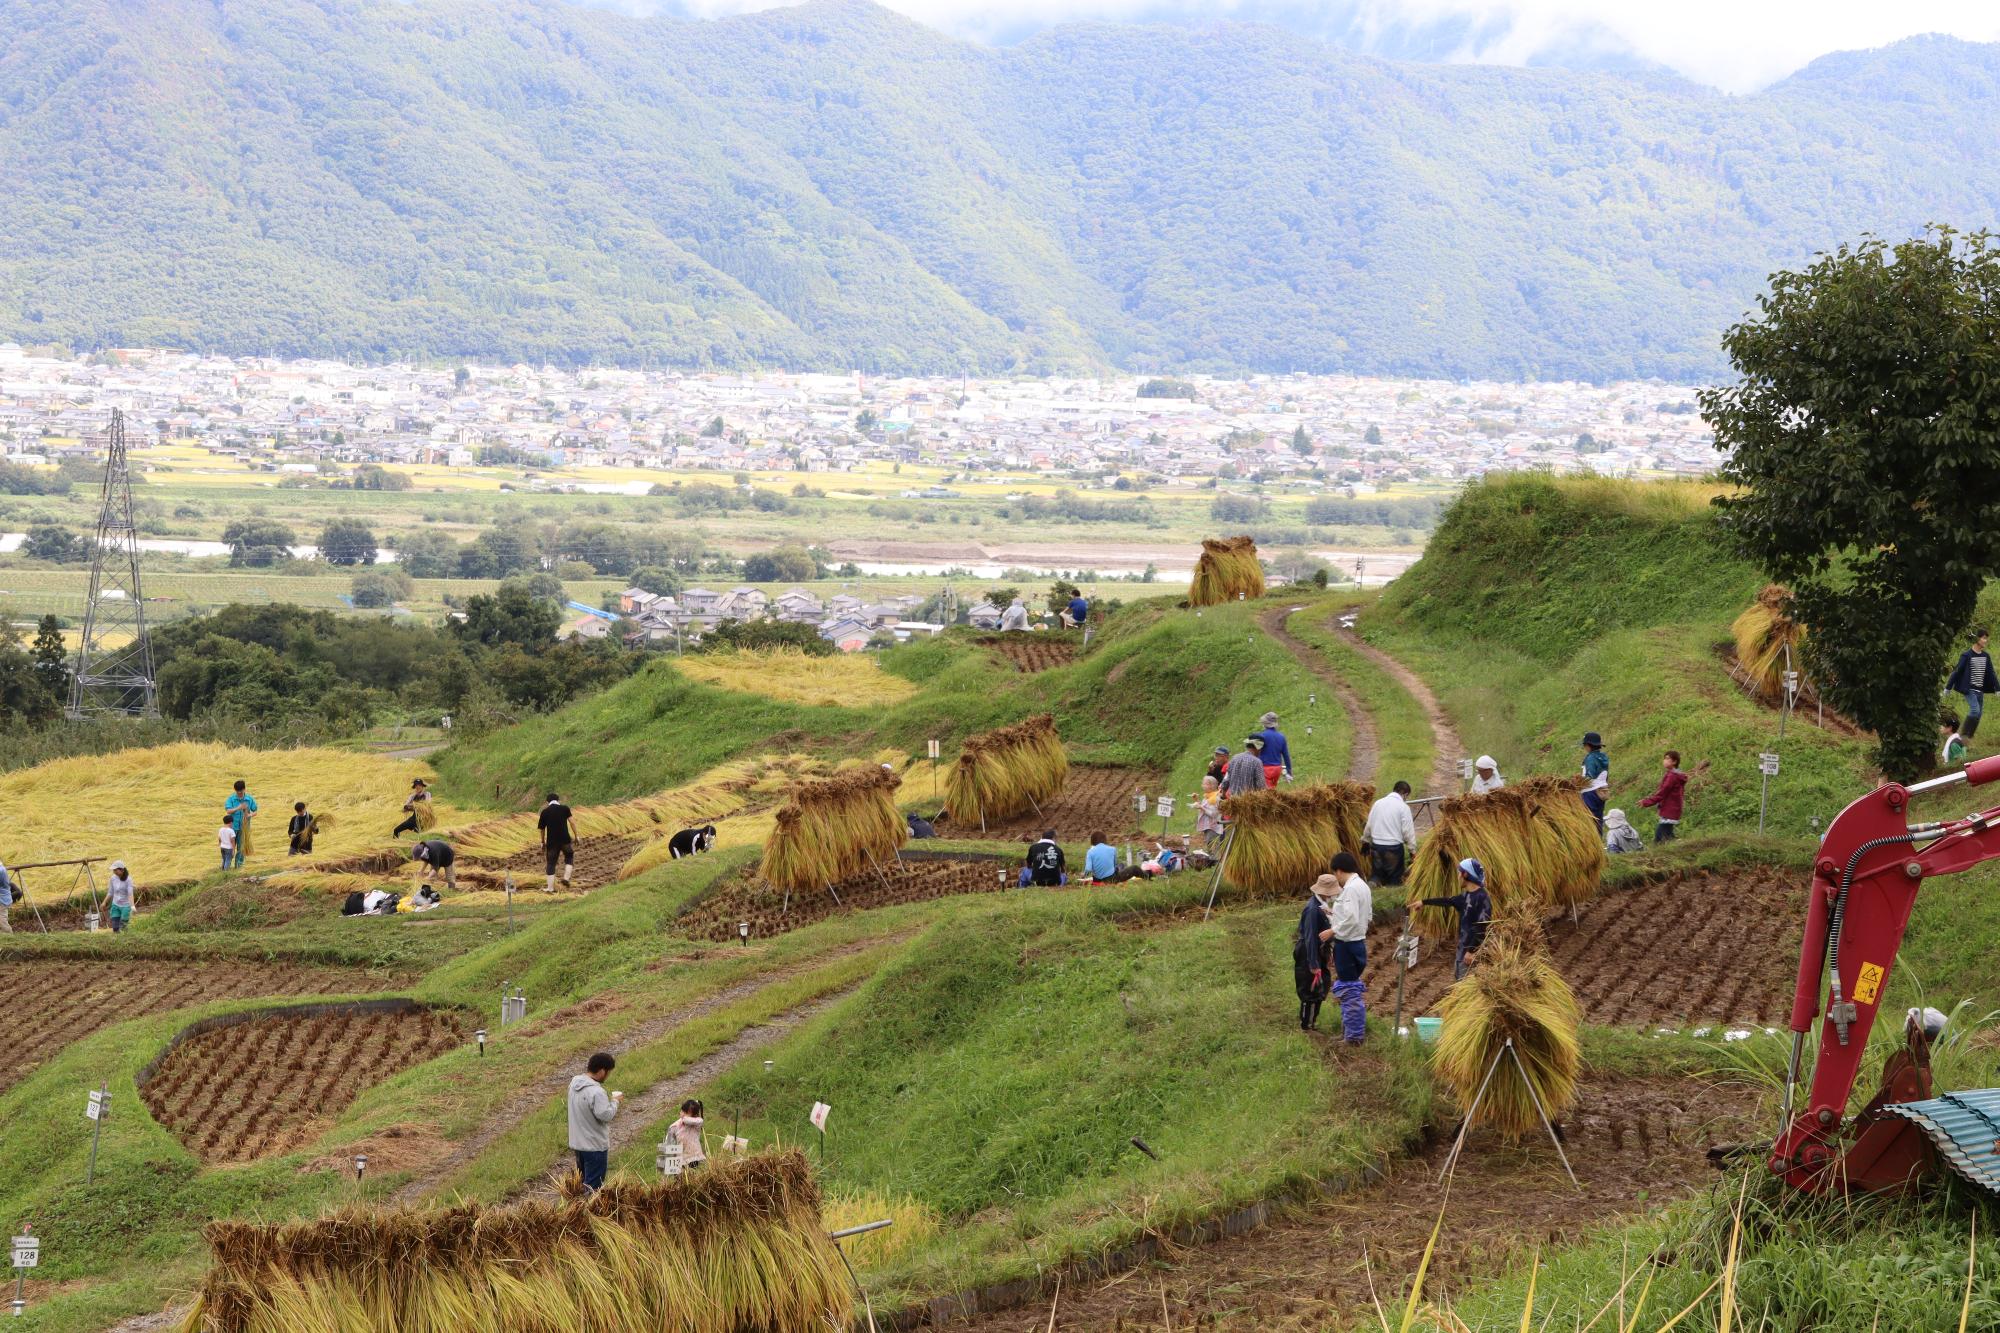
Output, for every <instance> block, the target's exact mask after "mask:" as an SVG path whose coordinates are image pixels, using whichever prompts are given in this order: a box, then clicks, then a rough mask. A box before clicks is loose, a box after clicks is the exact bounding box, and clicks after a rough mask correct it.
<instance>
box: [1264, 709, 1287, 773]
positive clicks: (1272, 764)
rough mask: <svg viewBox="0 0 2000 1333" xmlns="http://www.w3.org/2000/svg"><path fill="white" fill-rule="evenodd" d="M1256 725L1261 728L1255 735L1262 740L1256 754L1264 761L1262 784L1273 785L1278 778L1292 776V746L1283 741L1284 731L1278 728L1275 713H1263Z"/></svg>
mask: <svg viewBox="0 0 2000 1333" xmlns="http://www.w3.org/2000/svg"><path fill="white" fill-rule="evenodd" d="M1257 725H1258V726H1260V727H1262V728H1263V730H1262V731H1260V732H1258V733H1257V735H1258V736H1259V737H1261V738H1262V739H1263V742H1264V748H1263V750H1262V751H1261V752H1260V753H1259V755H1258V757H1259V758H1260V759H1262V760H1263V761H1264V785H1265V786H1267V787H1275V786H1277V785H1278V780H1279V779H1280V778H1284V779H1287V780H1289V779H1290V778H1291V776H1292V747H1291V746H1290V745H1287V744H1286V743H1285V733H1284V732H1282V731H1279V730H1278V715H1277V714H1276V713H1266V714H1264V716H1262V717H1260V718H1258V719H1257Z"/></svg>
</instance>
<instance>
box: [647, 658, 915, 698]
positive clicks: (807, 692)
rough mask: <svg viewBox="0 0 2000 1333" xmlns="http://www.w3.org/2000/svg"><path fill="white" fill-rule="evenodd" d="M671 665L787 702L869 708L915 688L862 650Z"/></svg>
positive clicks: (678, 661)
mask: <svg viewBox="0 0 2000 1333" xmlns="http://www.w3.org/2000/svg"><path fill="white" fill-rule="evenodd" d="M674 665H675V666H676V667H677V668H678V669H679V671H680V673H681V674H682V675H684V676H687V677H689V678H690V679H692V680H698V681H702V682H703V683H705V684H709V685H717V686H720V687H721V688H723V689H725V690H741V691H744V692H745V693H749V694H761V695H763V696H764V697H765V698H767V699H783V700H785V701H786V702H788V703H800V704H832V705H837V706H840V707H844V708H872V707H876V706H879V705H882V704H893V703H900V702H901V701H903V700H904V699H907V698H909V697H910V696H911V695H913V694H915V693H916V692H917V686H916V683H915V682H914V681H908V680H904V679H903V678H902V677H901V676H892V675H890V674H889V673H888V672H886V671H884V670H882V665H881V663H880V662H879V661H877V660H876V659H875V658H873V657H870V656H867V655H865V654H861V653H838V654H835V655H834V656H832V657H809V656H807V655H806V654H805V653H804V652H803V651H801V650H800V649H797V648H774V649H770V650H768V651H759V652H735V653H717V654H715V655H713V656H708V655H705V654H704V655H700V656H695V657H682V658H677V659H675V663H674Z"/></svg>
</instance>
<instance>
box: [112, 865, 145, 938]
mask: <svg viewBox="0 0 2000 1333" xmlns="http://www.w3.org/2000/svg"><path fill="white" fill-rule="evenodd" d="M105 897H107V898H109V899H110V900H111V933H112V934H113V935H116V934H118V933H119V932H121V931H123V930H124V929H125V927H127V926H129V925H131V924H132V909H133V908H134V907H136V906H138V904H139V890H138V888H137V886H135V885H134V884H133V883H132V872H131V871H129V870H127V869H126V868H125V863H124V862H123V861H113V862H112V863H111V885H110V887H109V888H108V889H106V890H105Z"/></svg>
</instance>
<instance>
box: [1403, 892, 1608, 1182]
mask: <svg viewBox="0 0 2000 1333" xmlns="http://www.w3.org/2000/svg"><path fill="white" fill-rule="evenodd" d="M1438 1017H1440V1018H1442V1019H1443V1020H1444V1029H1443V1031H1442V1032H1440V1033H1439V1034H1438V1044H1437V1047H1436V1049H1435V1050H1434V1051H1433V1052H1432V1055H1431V1068H1432V1070H1433V1071H1435V1072H1436V1074H1437V1076H1438V1077H1439V1078H1440V1079H1442V1080H1443V1081H1444V1083H1445V1085H1446V1086H1447V1087H1449V1088H1450V1089H1451V1092H1452V1095H1453V1096H1454V1097H1456V1098H1457V1099H1458V1105H1459V1108H1460V1109H1461V1110H1462V1111H1465V1112H1466V1113H1467V1114H1468V1115H1469V1116H1471V1123H1473V1124H1477V1125H1486V1126H1489V1127H1491V1128H1492V1129H1494V1130H1496V1131H1497V1132H1498V1133H1500V1134H1501V1135H1502V1136H1503V1137H1505V1138H1506V1139H1508V1140H1509V1141H1510V1142H1518V1141H1519V1140H1520V1139H1521V1138H1522V1137H1524V1136H1526V1135H1528V1134H1531V1133H1539V1132H1541V1125H1542V1117H1541V1115H1540V1114H1538V1113H1537V1112H1536V1110H1535V1099H1536V1098H1537V1097H1539V1098H1540V1099H1541V1108H1542V1112H1544V1113H1546V1114H1547V1115H1548V1117H1549V1119H1550V1120H1559V1119H1561V1118H1562V1116H1563V1115H1564V1114H1565V1113H1566V1112H1567V1111H1568V1110H1569V1109H1570V1107H1571V1106H1573V1105H1574V1104H1575V1102H1576V1086H1577V1074H1578V1071H1579V1069H1580V1068H1581V1066H1582V1063H1583V1050H1582V1046H1581V1045H1580V1044H1579V1042H1578V1040H1577V1029H1578V1027H1579V1026H1580V1024H1581V1022H1582V1015H1581V1013H1580V1012H1579V1011H1578V1009H1577V1004H1576V996H1575V994H1574V993H1572V992H1571V990H1570V988H1569V983H1567V982H1565V981H1564V980H1563V979H1562V974H1561V973H1559V972H1557V971H1556V969H1555V965H1554V964H1553V963H1551V962H1550V961H1549V956H1548V948H1547V945H1546V943H1545V942H1544V941H1543V939H1542V932H1541V927H1540V925H1539V924H1538V923H1537V922H1536V921H1535V920H1534V919H1533V918H1532V917H1527V916H1522V915H1520V914H1519V913H1512V914H1509V915H1507V916H1505V917H1503V918H1501V919H1498V920H1496V921H1495V922H1494V925H1493V929H1492V931H1491V933H1490V934H1488V935H1487V937H1486V943H1485V944H1484V945H1483V946H1482V947H1481V948H1480V950H1479V965H1478V966H1477V967H1474V968H1473V969H1471V970H1470V971H1468V972H1467V973H1466V974H1465V976H1464V977H1463V978H1462V979H1461V980H1459V981H1457V982H1455V983H1453V985H1452V988H1451V989H1450V990H1448V991H1446V992H1445V996H1444V999H1443V1000H1441V1001H1439V1003H1438ZM1510 1038H1511V1039H1512V1040H1513V1043H1514V1052H1515V1054H1517V1055H1519V1056H1520V1057H1521V1066H1520V1068H1516V1067H1515V1064H1514V1062H1513V1060H1511V1059H1509V1058H1507V1057H1506V1056H1505V1055H1503V1054H1502V1051H1503V1050H1504V1049H1505V1047H1506V1043H1507V1041H1508V1040H1509V1039H1510ZM1496 1056H1499V1057H1500V1062H1499V1065H1498V1066H1497V1067H1496V1066H1495V1065H1494V1063H1493V1062H1494V1058H1495V1057H1496ZM1489 1068H1490V1069H1492V1070H1493V1079H1492V1082H1491V1083H1488V1084H1487V1086H1486V1095H1485V1096H1484V1097H1483V1098H1480V1099H1479V1108H1478V1111H1477V1112H1476V1113H1474V1112H1473V1111H1472V1103H1473V1099H1474V1098H1475V1097H1477V1096H1478V1094H1479V1086H1480V1084H1481V1083H1483V1082H1486V1071H1487V1070H1488V1069H1489ZM1523 1070H1525V1071H1526V1073H1527V1078H1528V1080H1529V1082H1523V1081H1522V1077H1521V1075H1522V1071H1523ZM1529 1083H1532V1084H1533V1092H1532V1095H1531V1093H1530V1090H1529Z"/></svg>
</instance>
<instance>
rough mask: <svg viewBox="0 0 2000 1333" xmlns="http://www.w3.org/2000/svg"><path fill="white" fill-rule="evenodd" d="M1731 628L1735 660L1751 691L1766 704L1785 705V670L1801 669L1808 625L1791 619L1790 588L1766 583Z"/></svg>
mask: <svg viewBox="0 0 2000 1333" xmlns="http://www.w3.org/2000/svg"><path fill="white" fill-rule="evenodd" d="M1729 629H1730V633H1731V634H1732V635H1733V636H1734V637H1735V639H1736V661H1737V663H1738V665H1740V666H1741V667H1742V668H1743V675H1744V678H1745V679H1746V680H1748V681H1749V683H1750V689H1751V692H1752V693H1754V694H1755V695H1756V696H1757V697H1758V698H1759V699H1762V700H1763V701H1764V702H1766V703H1772V704H1782V703H1783V702H1784V701H1785V672H1786V670H1788V669H1789V670H1793V671H1798V670H1801V669H1802V668H1801V666H1800V660H1801V659H1800V653H1801V651H1802V650H1803V648H1804V647H1805V640H1806V627H1805V626H1804V625H1801V624H1800V623H1799V622H1798V621H1796V620H1794V619H1792V591H1791V589H1789V588H1787V587H1785V586H1784V585H1782V584H1778V583H1769V584H1766V585H1765V586H1764V591H1762V592H1760V593H1758V594H1757V600H1756V601H1754V602H1752V603H1750V605H1749V606H1748V607H1747V608H1746V609H1745V610H1744V612H1743V614H1742V615H1740V616H1738V617H1736V623H1735V624H1733V625H1731V626H1730V627H1729ZM1787 649H1789V650H1790V651H1789V653H1787Z"/></svg>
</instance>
